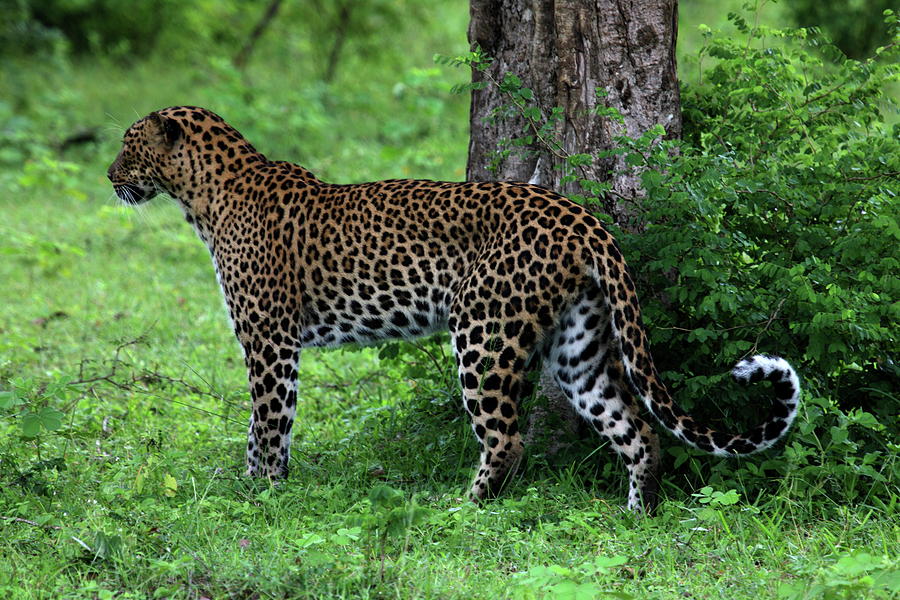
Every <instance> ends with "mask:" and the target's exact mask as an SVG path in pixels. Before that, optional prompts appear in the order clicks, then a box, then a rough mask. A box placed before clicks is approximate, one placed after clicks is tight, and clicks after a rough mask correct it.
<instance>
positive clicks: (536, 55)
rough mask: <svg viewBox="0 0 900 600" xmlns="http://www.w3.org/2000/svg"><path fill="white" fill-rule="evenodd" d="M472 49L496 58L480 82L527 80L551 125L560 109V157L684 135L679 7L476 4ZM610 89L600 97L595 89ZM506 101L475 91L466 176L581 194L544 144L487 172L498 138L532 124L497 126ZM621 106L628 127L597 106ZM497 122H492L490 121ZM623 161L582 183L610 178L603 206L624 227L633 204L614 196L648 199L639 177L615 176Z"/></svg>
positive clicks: (632, 0)
mask: <svg viewBox="0 0 900 600" xmlns="http://www.w3.org/2000/svg"><path fill="white" fill-rule="evenodd" d="M470 14H471V20H470V24H469V43H470V44H471V45H472V46H473V47H474V46H475V45H478V46H480V47H481V48H482V50H483V51H484V52H485V53H486V54H487V55H488V56H490V57H492V58H493V59H494V61H493V63H492V64H491V66H490V67H489V68H488V69H487V70H485V71H483V72H481V71H473V81H474V82H482V81H485V80H488V79H493V80H494V81H502V80H503V77H504V75H505V74H506V73H513V74H515V75H517V76H518V77H519V78H521V80H522V82H523V85H524V86H525V87H528V88H530V89H531V90H532V91H533V92H534V100H535V103H536V104H537V106H538V107H539V108H540V110H541V113H542V116H543V118H544V119H546V118H547V117H548V116H549V114H550V110H551V109H552V108H553V107H560V108H562V109H563V115H564V117H563V119H561V120H560V121H559V123H558V124H557V127H556V129H555V131H554V138H555V139H556V140H557V141H559V142H561V145H562V152H561V153H560V154H563V155H570V154H581V153H588V154H594V155H596V154H597V152H599V151H601V150H606V149H609V148H610V147H612V146H613V145H614V138H615V136H618V135H621V134H623V133H624V134H626V135H628V136H631V137H637V136H639V135H641V134H642V133H644V132H645V131H647V130H648V129H650V128H651V127H653V126H654V125H656V124H661V125H663V127H665V129H666V132H667V136H668V137H679V136H680V135H681V109H680V102H679V93H678V80H677V78H676V75H675V39H676V35H677V15H678V2H677V0H593V1H591V0H555V1H554V0H531V1H529V2H522V1H521V0H520V1H516V0H471V4H470ZM598 89H602V90H605V92H606V94H607V95H606V96H605V97H598V95H597V93H596V92H597V90H598ZM508 103H509V99H508V98H507V97H505V95H504V93H503V92H501V91H500V90H499V89H498V88H497V87H496V86H490V85H489V86H488V87H486V88H484V89H481V90H476V91H474V92H473V95H472V105H471V113H470V125H471V140H470V143H469V162H468V170H467V173H466V176H467V178H468V179H470V180H474V181H487V180H508V181H529V182H532V183H536V184H538V185H542V186H544V187H548V188H551V189H553V190H556V191H558V192H560V193H563V194H573V193H580V188H579V186H578V184H577V183H576V182H571V183H567V184H565V185H563V184H562V183H561V182H560V179H561V178H562V176H563V172H562V170H561V169H560V168H559V167H560V165H561V163H562V162H563V159H562V158H561V157H560V156H558V155H557V154H556V153H553V152H550V151H549V150H548V149H547V148H545V147H543V146H542V145H541V144H532V145H530V146H525V147H524V148H522V149H521V150H523V151H516V152H513V153H512V154H510V155H509V156H508V157H506V158H505V159H504V160H502V161H501V162H500V164H499V168H498V169H497V170H496V171H490V170H488V165H489V164H490V162H491V159H492V157H493V156H494V154H495V152H496V150H497V142H498V140H503V139H507V140H509V139H515V138H521V137H522V136H523V135H524V130H525V128H526V127H527V123H526V121H525V120H524V119H523V118H522V117H521V116H518V115H514V116H512V117H510V118H502V119H499V120H498V119H491V115H492V113H493V111H494V110H495V109H496V108H498V107H500V106H503V105H505V104H508ZM604 105H605V106H610V107H614V108H616V109H618V111H619V112H620V113H621V114H622V116H623V117H624V122H623V123H617V122H615V121H613V120H611V119H608V118H602V117H599V116H597V115H596V114H595V113H594V111H593V109H595V108H596V107H598V106H604ZM489 121H492V122H489ZM623 168H624V162H623V158H622V157H621V156H620V157H618V158H615V159H604V160H595V161H594V163H593V164H591V165H587V166H585V167H583V168H582V170H581V171H580V172H579V173H578V175H579V177H584V178H586V179H591V180H594V181H610V180H611V181H612V190H613V192H614V193H613V194H611V195H610V196H612V197H608V198H605V199H603V201H604V203H605V206H604V209H605V210H606V212H607V213H608V214H610V215H612V216H613V218H614V219H615V220H616V222H617V223H619V225H621V226H625V227H627V217H628V209H627V205H624V204H622V203H620V202H616V201H615V200H614V199H613V197H615V198H626V199H635V198H639V197H640V195H641V189H640V180H639V179H638V177H636V176H635V175H633V174H630V175H628V174H616V173H617V172H618V171H622V170H623Z"/></svg>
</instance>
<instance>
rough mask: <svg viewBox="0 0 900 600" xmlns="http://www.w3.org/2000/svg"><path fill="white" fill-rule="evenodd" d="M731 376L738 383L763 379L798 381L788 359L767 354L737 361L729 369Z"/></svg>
mask: <svg viewBox="0 0 900 600" xmlns="http://www.w3.org/2000/svg"><path fill="white" fill-rule="evenodd" d="M731 376H732V377H734V379H735V381H737V382H738V383H756V382H757V381H762V380H763V379H768V380H769V381H771V382H773V383H779V382H782V381H785V382H786V381H793V382H795V383H797V382H798V379H797V372H796V371H794V367H792V366H791V365H790V363H789V362H788V361H786V360H784V359H783V358H781V357H780V356H772V355H769V354H756V355H754V356H751V357H749V358H744V359H742V360H740V361H738V363H737V364H736V365H734V368H733V369H732V370H731ZM779 395H781V394H779Z"/></svg>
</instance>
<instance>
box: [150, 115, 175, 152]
mask: <svg viewBox="0 0 900 600" xmlns="http://www.w3.org/2000/svg"><path fill="white" fill-rule="evenodd" d="M147 120H148V121H149V122H150V127H151V131H152V133H153V135H154V136H156V138H157V140H158V141H159V143H160V144H162V145H164V146H165V147H166V148H167V149H171V148H172V146H174V145H175V142H177V141H178V139H179V138H180V137H181V133H182V131H181V125H179V124H178V121H176V120H175V119H170V118H169V117H165V116H163V115H161V114H159V113H158V112H152V113H150V115H149V116H148V117H147Z"/></svg>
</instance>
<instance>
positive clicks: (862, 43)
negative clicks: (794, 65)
mask: <svg viewBox="0 0 900 600" xmlns="http://www.w3.org/2000/svg"><path fill="white" fill-rule="evenodd" d="M786 5H787V9H788V14H790V15H791V17H792V18H793V20H794V23H796V25H797V26H798V27H820V28H821V29H822V31H824V32H825V33H826V34H827V35H828V37H829V38H831V40H832V41H833V42H834V45H835V46H837V47H838V48H840V49H841V51H842V52H843V53H844V54H846V55H847V56H849V57H852V58H865V57H867V56H869V55H870V54H871V53H872V51H873V50H875V48H877V47H879V46H884V45H886V44H888V43H889V42H890V37H889V34H888V30H887V29H886V28H885V27H884V20H883V18H882V15H883V13H884V11H886V10H889V9H892V8H893V9H896V8H897V3H896V1H895V0H841V1H840V2H822V1H821V0H819V1H817V0H792V1H791V2H787V3H786Z"/></svg>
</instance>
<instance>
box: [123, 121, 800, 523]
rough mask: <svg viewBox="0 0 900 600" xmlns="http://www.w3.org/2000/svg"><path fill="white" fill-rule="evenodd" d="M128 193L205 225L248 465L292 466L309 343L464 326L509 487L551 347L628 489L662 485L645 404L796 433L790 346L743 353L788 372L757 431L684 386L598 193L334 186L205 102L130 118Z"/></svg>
mask: <svg viewBox="0 0 900 600" xmlns="http://www.w3.org/2000/svg"><path fill="white" fill-rule="evenodd" d="M108 175H109V179H110V180H111V181H112V183H113V187H114V189H115V191H116V193H117V194H118V196H119V197H120V198H121V199H122V200H123V201H125V202H127V203H130V204H138V203H141V202H145V201H147V200H150V199H151V198H152V197H153V196H155V195H156V194H158V193H161V192H162V193H166V194H168V195H170V196H171V197H173V198H175V199H176V200H177V201H178V202H179V203H180V205H181V207H182V209H183V211H184V215H185V218H186V219H187V221H188V222H189V223H190V224H191V225H192V226H193V227H194V229H195V230H196V232H197V234H198V235H199V236H200V238H201V239H202V240H203V241H204V242H205V243H206V245H207V247H208V248H209V252H210V254H211V256H212V260H213V264H214V266H215V270H216V275H217V277H218V280H219V283H220V285H221V287H222V291H223V293H224V295H225V303H226V305H227V307H228V312H229V315H230V316H231V320H232V323H233V326H234V331H235V334H236V336H237V338H238V340H239V342H240V344H241V347H242V348H243V352H244V358H245V361H246V365H247V369H248V372H249V379H250V393H251V397H252V400H253V410H252V414H251V417H250V428H249V432H248V442H247V465H248V473H249V474H251V475H267V476H272V477H278V476H285V475H286V474H287V470H288V459H289V454H290V452H289V449H290V439H291V427H292V425H293V421H294V414H295V409H296V403H297V360H298V356H299V351H300V349H301V348H303V347H310V346H333V345H338V344H342V343H346V342H357V343H368V342H375V341H378V340H384V339H387V338H408V337H415V336H420V335H424V334H426V333H430V332H433V331H436V330H440V329H449V331H450V335H451V338H452V344H453V351H454V353H455V356H456V362H457V365H458V371H459V382H460V385H461V387H462V391H463V399H464V402H463V406H464V408H465V410H466V412H468V413H469V415H470V416H471V419H472V428H473V430H474V432H475V435H476V436H477V438H478V441H479V443H480V445H481V460H480V466H479V468H478V472H477V475H476V476H475V480H474V482H473V484H472V488H471V493H472V496H473V497H474V498H475V499H481V498H484V497H486V496H488V495H491V494H493V493H495V492H496V491H497V490H498V488H499V487H500V486H501V485H502V483H503V481H504V479H505V478H506V477H507V476H508V475H509V474H510V472H511V471H512V470H513V469H514V468H515V466H516V465H517V464H518V462H519V460H520V458H521V456H522V450H523V448H522V441H521V437H520V435H519V423H518V420H517V415H518V405H519V401H520V399H521V398H523V397H524V396H526V395H527V394H529V393H530V390H529V383H528V380H527V378H526V373H527V371H528V370H529V369H530V368H531V365H533V364H535V362H536V360H537V359H542V361H543V368H544V371H545V373H544V377H543V379H544V380H545V381H551V382H554V383H555V385H557V386H558V387H559V388H560V390H561V391H562V393H563V394H564V395H565V397H566V398H568V399H569V401H570V402H571V403H572V405H573V406H574V407H575V409H576V410H577V412H578V414H580V415H581V416H582V417H584V419H586V420H587V421H588V422H589V423H590V424H591V425H592V426H593V427H594V429H596V430H597V431H598V432H599V433H600V434H602V435H603V436H604V437H606V438H607V439H609V440H610V441H611V444H612V447H613V449H614V450H615V451H616V452H617V453H618V454H619V455H620V456H621V457H622V460H623V461H624V463H625V465H626V466H627V468H628V472H629V482H630V486H629V494H628V504H629V506H630V507H632V508H634V509H640V508H641V507H642V506H643V507H645V508H649V507H651V506H652V505H653V504H654V502H655V499H656V490H657V483H656V477H655V473H656V469H657V464H658V461H659V443H658V440H657V437H656V434H655V433H654V432H653V430H652V429H651V428H650V426H649V424H648V423H647V422H646V421H644V420H643V419H642V418H641V417H640V414H639V413H640V411H639V408H638V406H639V404H642V405H643V406H644V407H645V408H646V409H647V410H648V411H649V412H650V414H652V415H653V416H654V417H655V418H656V419H657V420H658V421H659V422H660V423H661V424H662V425H663V426H664V427H665V428H666V429H668V430H669V431H670V432H672V433H673V434H674V435H676V436H677V437H678V438H679V439H681V440H682V441H684V442H686V443H688V444H690V445H692V446H694V447H697V448H700V449H701V450H705V451H708V452H711V453H713V454H718V455H722V456H733V455H742V454H749V453H752V452H756V451H758V450H762V449H764V448H767V447H769V446H771V445H772V444H774V443H775V442H776V441H778V440H779V439H780V438H781V437H783V436H784V435H785V433H786V432H787V430H788V428H789V427H790V425H791V422H792V421H793V420H794V417H795V416H796V414H797V407H798V404H799V396H800V386H799V382H798V379H797V375H796V373H795V372H794V370H793V369H792V368H791V366H790V365H789V364H788V363H787V362H786V361H784V360H783V359H781V358H777V357H770V356H753V357H750V358H748V359H745V360H743V361H741V362H740V363H738V365H737V366H736V367H735V368H734V376H735V378H736V379H738V380H739V381H744V382H751V381H758V380H762V379H767V380H769V381H772V382H773V383H774V386H773V387H774V395H775V402H774V403H773V405H772V409H771V414H770V415H769V417H768V418H767V419H766V420H765V422H763V423H762V424H761V425H759V426H757V427H755V428H753V429H751V430H749V431H748V432H746V433H743V434H738V435H735V434H728V433H722V432H717V431H714V430H712V429H710V428H708V427H705V426H703V425H701V424H699V423H697V422H696V421H694V419H692V418H691V417H690V416H689V415H687V414H686V413H685V412H684V411H682V410H681V409H680V408H679V407H678V406H677V405H675V403H674V402H673V401H672V398H671V397H670V395H669V393H668V391H667V390H666V388H665V386H664V385H663V383H662V381H661V380H660V378H659V374H658V373H657V371H656V368H655V367H654V364H653V358H652V357H651V355H650V348H649V343H648V340H647V335H646V333H645V331H644V327H643V325H642V322H641V314H640V307H639V306H638V301H637V294H636V292H635V285H634V281H633V280H632V278H631V275H630V274H629V271H628V268H627V267H626V265H625V262H624V260H623V258H622V254H621V253H620V251H619V248H618V246H617V245H616V242H615V240H614V239H613V238H612V237H611V236H610V234H609V233H608V232H607V231H606V230H605V229H604V228H603V227H602V226H601V224H600V222H599V221H598V220H597V219H596V218H595V217H594V216H592V215H591V213H590V212H588V211H587V210H585V209H584V208H582V207H581V206H579V205H577V204H575V203H573V202H570V201H569V200H567V199H566V198H563V197H562V196H559V195H557V194H555V193H553V192H550V191H548V190H545V189H542V188H540V187H536V186H533V185H527V184H519V183H447V182H435V181H412V180H393V181H379V182H374V183H363V184H358V185H335V184H329V183H325V182H322V181H320V180H319V179H317V178H316V177H315V176H314V175H313V174H312V173H310V172H309V171H307V170H306V169H303V168H302V167H299V166H297V165H293V164H290V163H287V162H272V161H269V160H268V159H267V158H266V157H265V156H263V155H262V154H260V153H259V152H257V151H256V149H255V148H254V147H253V146H251V145H250V144H249V143H248V142H247V141H246V140H245V139H244V138H243V137H242V136H241V134H240V133H238V132H237V131H236V130H235V129H233V128H232V127H230V126H229V125H227V124H226V123H225V122H224V121H223V120H222V119H221V118H220V117H219V116H218V115H216V114H214V113H212V112H210V111H208V110H205V109H202V108H196V107H173V108H167V109H164V110H161V111H159V112H154V113H152V114H150V115H149V116H147V117H145V118H143V119H141V120H140V121H138V122H136V123H135V124H134V125H132V126H131V127H130V128H129V129H128V131H127V132H126V133H125V136H124V143H123V147H122V150H121V151H120V152H119V155H118V156H117V157H116V159H115V161H114V162H113V164H112V165H111V166H110V168H109V173H108Z"/></svg>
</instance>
